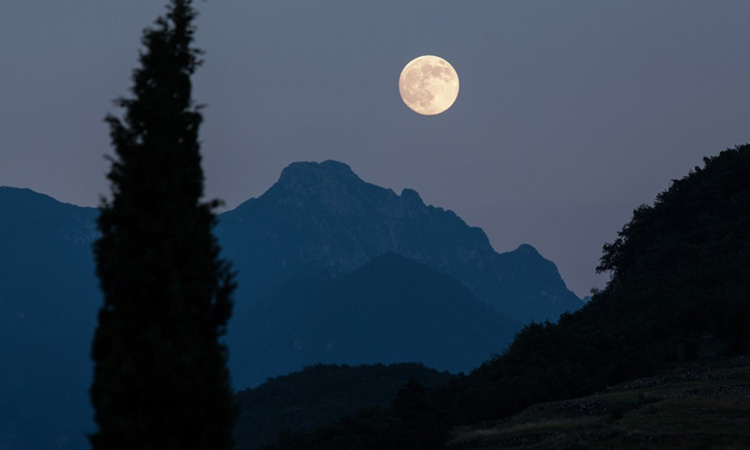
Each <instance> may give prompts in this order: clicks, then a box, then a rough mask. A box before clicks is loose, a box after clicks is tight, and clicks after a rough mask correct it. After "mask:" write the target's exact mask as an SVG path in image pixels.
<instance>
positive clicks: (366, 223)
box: [217, 161, 583, 323]
mask: <svg viewBox="0 0 750 450" xmlns="http://www.w3.org/2000/svg"><path fill="white" fill-rule="evenodd" d="M217 235H218V236H219V238H220V240H221V242H222V244H223V245H224V248H225V254H226V256H227V257H228V258H229V259H230V260H232V261H234V262H235V265H236V267H241V268H243V269H244V270H243V271H241V272H240V273H239V277H238V281H239V286H240V287H239V291H238V295H239V296H240V297H242V298H248V299H253V300H257V299H259V298H262V297H263V296H264V295H265V294H267V293H268V292H270V291H271V289H273V288H274V287H275V286H277V285H278V284H279V283H281V282H282V281H284V280H286V279H288V278H289V277H292V276H295V275H297V274H298V273H300V272H316V273H318V274H319V275H329V276H330V275H336V274H341V273H346V272H349V271H351V270H354V269H355V268H357V267H359V266H361V265H362V264H364V263H366V262H367V261H369V260H371V259H372V258H374V257H376V256H378V255H381V254H384V253H388V252H393V253H398V254H400V255H403V256H405V257H407V258H410V259H414V260H416V261H419V262H422V263H424V264H426V265H428V266H429V267H431V268H432V269H434V270H436V271H438V272H442V273H446V274H448V275H450V276H452V277H453V278H455V279H457V280H459V281H460V282H462V283H463V284H465V285H466V286H467V287H468V288H469V289H470V290H471V291H472V293H473V294H474V295H475V296H476V297H477V299H479V300H481V301H483V302H485V303H486V304H488V305H490V306H492V307H494V308H495V309H496V310H497V311H499V312H501V313H503V314H506V315H508V316H510V317H512V318H513V319H515V320H517V321H520V322H522V323H526V322H529V321H531V320H535V321H544V320H551V321H555V320H557V317H558V316H559V315H560V314H561V313H563V312H566V311H575V310H576V309H578V308H580V307H581V306H582V305H583V302H582V301H581V299H579V298H578V297H577V296H576V295H575V294H573V293H572V292H571V291H570V290H568V289H567V288H566V286H565V283H564V282H563V280H562V278H561V277H560V274H559V273H558V271H557V268H556V267H555V265H554V264H553V263H552V262H550V261H548V260H545V259H544V258H543V257H542V256H541V255H539V253H537V252H536V250H534V249H533V247H531V246H529V245H522V246H520V247H519V248H518V249H517V250H515V251H513V252H508V253H503V254H498V253H497V252H495V250H494V249H493V248H492V246H491V245H490V242H489V239H488V238H487V236H486V235H485V234H484V232H483V231H482V230H481V229H480V228H476V227H470V226H468V225H466V223H465V222H464V221H463V220H461V218H459V217H458V216H457V215H456V214H454V213H453V212H452V211H449V210H444V209H442V208H437V207H433V206H427V205H425V204H424V202H423V201H422V199H421V198H420V197H419V194H417V192H415V191H413V190H411V189H404V190H403V191H402V193H401V195H397V194H396V193H394V192H393V191H392V190H390V189H385V188H382V187H379V186H376V185H373V184H370V183H366V182H364V181H363V180H361V179H360V178H359V177H358V176H357V175H356V174H355V173H354V172H353V171H352V170H351V168H350V167H349V166H347V165H346V164H343V163H340V162H337V161H324V162H322V163H312V162H299V163H293V164H291V165H289V166H288V167H287V168H285V169H284V170H283V171H282V173H281V177H280V178H279V180H278V181H277V182H276V183H275V184H274V185H273V186H272V187H271V188H270V189H268V191H266V192H265V193H264V194H263V195H262V196H260V197H258V198H254V199H251V200H248V201H247V202H245V203H243V204H241V205H240V206H239V207H238V208H236V209H235V210H233V211H229V212H226V213H224V214H222V216H221V223H220V225H219V227H218V228H217ZM249 305H250V303H248V304H246V305H238V307H237V312H238V313H239V314H240V315H245V314H248V313H249V311H248V310H247V308H249Z"/></svg>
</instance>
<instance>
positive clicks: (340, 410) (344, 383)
mask: <svg viewBox="0 0 750 450" xmlns="http://www.w3.org/2000/svg"><path fill="white" fill-rule="evenodd" d="M451 377H452V376H451V375H450V374H449V373H447V372H438V371H436V370H433V369H428V368H426V367H424V366H422V365H421V364H414V363H403V364H393V365H388V366H386V365H382V364H376V365H362V366H346V365H343V366H336V365H323V364H318V365H315V366H311V367H308V368H305V369H304V370H302V371H299V372H294V373H291V374H289V375H284V376H281V377H276V378H272V379H269V380H268V381H267V382H265V383H263V384H262V385H260V386H258V387H257V388H254V389H247V390H244V391H242V392H239V393H238V394H237V399H238V400H239V405H240V415H239V418H238V420H237V426H236V430H235V436H236V440H237V446H236V448H237V450H257V449H260V448H261V447H262V446H263V445H265V444H271V443H273V442H274V441H276V439H277V438H278V436H279V433H281V432H295V431H296V432H298V431H304V430H308V429H310V428H312V427H314V426H318V425H322V424H324V423H326V422H329V421H331V420H334V419H337V418H339V417H341V416H343V415H345V414H351V413H353V412H355V411H356V410H357V409H359V408H363V407H375V406H380V407H387V406H388V405H390V404H391V403H393V401H394V400H395V399H396V396H397V394H398V391H399V389H401V388H402V387H403V386H404V385H406V384H407V383H408V382H409V381H417V382H419V383H421V384H423V385H424V386H426V387H434V386H438V385H442V384H446V383H448V381H449V380H450V379H451Z"/></svg>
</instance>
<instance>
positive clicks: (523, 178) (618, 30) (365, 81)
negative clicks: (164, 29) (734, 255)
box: [0, 0, 750, 295]
mask: <svg viewBox="0 0 750 450" xmlns="http://www.w3.org/2000/svg"><path fill="white" fill-rule="evenodd" d="M164 4H165V2H164V1H155V0H128V1H127V2H125V1H116V2H112V1H101V0H66V1H64V2H62V1H58V0H2V2H0V185H6V186H16V187H28V188H31V189H34V190H35V191H37V192H41V193H45V194H48V195H51V196H53V197H55V198H57V199H58V200H61V201H65V202H69V203H74V204H78V205H86V206H96V205H97V204H98V199H99V196H100V195H102V194H106V193H107V192H108V184H107V182H106V179H105V173H106V171H107V170H108V166H109V165H108V163H107V161H106V160H105V159H104V155H106V154H111V147H110V145H109V138H108V129H107V127H106V125H105V123H104V122H103V117H104V115H105V114H106V113H107V112H114V113H119V111H118V110H117V109H116V108H115V107H114V106H113V105H112V103H111V100H112V99H114V98H115V97H117V96H121V95H128V94H129V92H128V88H129V86H130V84H131V83H130V74H131V71H132V69H134V68H135V67H136V66H137V51H138V49H139V48H140V45H139V44H140V37H141V31H142V29H143V28H144V27H145V26H147V25H150V24H151V23H153V20H154V19H155V18H156V17H157V16H158V15H159V14H161V13H162V12H163V11H164V8H163V7H164ZM196 7H197V8H198V9H199V11H200V13H201V15H200V17H199V18H198V20H197V23H196V24H197V27H198V31H197V42H196V44H197V46H198V47H200V48H202V49H203V50H205V51H206V54H205V55H204V58H205V64H204V65H203V66H202V67H201V68H200V69H199V71H198V73H197V74H196V76H195V90H194V95H195V97H196V99H197V100H198V101H199V102H201V103H206V104H208V107H207V108H206V109H205V110H204V116H205V123H204V126H203V128H202V141H203V155H204V169H205V172H206V189H207V195H208V196H209V197H219V198H222V199H224V200H225V201H226V203H227V207H228V208H234V207H236V206H237V205H238V204H239V203H241V202H242V201H244V200H247V199H248V198H250V197H257V196H259V195H261V194H262V193H263V192H264V191H265V190H266V189H267V188H269V187H270V186H271V184H273V182H275V181H276V179H277V178H278V176H279V174H280V172H281V170H282V169H283V168H284V167H285V166H287V165H288V164H290V163H291V162H294V161H302V160H304V161H322V160H326V159H336V160H339V161H342V162H345V163H347V164H349V165H350V166H351V167H352V169H353V170H354V171H355V172H356V173H357V174H359V176H360V177H362V178H363V179H364V180H365V181H368V182H371V183H374V184H378V185H381V186H384V187H388V188H391V189H393V190H394V191H396V192H397V193H400V192H401V189H403V188H405V187H409V188H412V189H415V190H417V191H418V192H419V193H420V194H421V195H422V198H423V199H424V200H425V202H426V203H428V204H432V205H435V206H440V207H443V208H446V209H451V210H453V211H455V212H456V213H457V214H458V215H459V216H461V217H462V218H463V219H464V220H465V221H466V222H467V223H468V224H469V225H472V226H478V227H481V228H483V229H484V231H485V232H486V233H487V235H488V236H489V238H490V240H491V242H492V244H493V246H494V247H495V249H496V250H497V251H500V252H503V251H508V250H513V249H514V248H515V247H516V246H518V245H519V244H521V243H529V244H531V245H533V246H535V247H536V248H537V249H538V250H539V251H540V252H541V253H542V255H544V256H545V257H547V258H549V259H551V260H552V261H554V262H555V263H556V264H557V266H558V268H559V269H560V272H561V274H562V276H563V278H564V279H565V280H566V282H567V284H568V287H569V288H571V289H573V290H574V291H575V292H576V293H577V294H579V295H585V294H587V293H588V291H589V289H590V288H592V287H594V286H596V287H602V286H603V284H604V283H605V282H606V276H604V275H599V276H598V275H596V274H595V273H594V267H595V266H596V265H597V262H598V259H599V256H600V255H601V247H602V244H603V243H604V242H608V241H612V240H613V239H614V238H615V237H616V233H617V231H618V230H619V229H620V228H621V227H622V226H623V225H624V224H625V223H626V222H627V221H628V220H629V219H630V217H631V213H632V210H633V209H634V208H635V207H637V206H638V205H640V204H642V203H651V202H652V201H653V199H654V197H655V196H656V194H657V193H658V192H660V191H662V190H664V189H666V188H667V187H668V186H669V182H670V180H671V179H674V178H680V177H682V176H684V175H686V174H687V173H688V171H689V170H690V169H691V168H692V167H694V166H696V165H698V164H700V163H701V158H702V157H703V156H710V155H714V154H717V153H719V152H720V151H721V150H723V149H725V148H728V147H734V146H735V145H739V144H743V143H746V142H749V141H750V126H749V125H750V27H748V26H747V18H748V17H750V2H749V1H747V0H722V1H711V0H703V1H694V0H658V1H655V0H608V1H602V0H590V1H560V0H548V1H541V0H540V1H530V0H513V1H505V0H465V1H464V0H461V1H459V0H453V1H448V0H423V1H404V0H398V1H396V0H379V1H373V2H362V1H352V0H337V1H324V0H318V1H303V0H299V1H284V0H266V1H246V0H225V1H218V0H213V1H207V2H203V1H198V2H196ZM422 54H434V55H438V56H441V57H443V58H445V59H446V60H448V61H449V62H450V63H451V64H452V65H453V67H454V68H455V69H456V71H457V72H458V75H459V77H460V80H461V90H460V93H459V96H458V99H457V100H456V103H455V104H454V105H453V107H452V108H451V109H449V110H448V111H447V112H445V113H443V114H441V115H438V116H431V117H427V116H419V115H417V114H416V113H414V112H412V111H411V110H410V109H409V108H407V107H406V106H405V105H404V104H403V102H402V101H401V99H400V97H399V94H398V86H397V83H398V76H399V73H400V72H401V69H402V68H403V66H404V65H405V64H406V63H407V62H409V61H410V60H411V59H412V58H414V57H416V56H419V55H422Z"/></svg>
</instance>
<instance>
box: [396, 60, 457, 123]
mask: <svg viewBox="0 0 750 450" xmlns="http://www.w3.org/2000/svg"><path fill="white" fill-rule="evenodd" d="M398 90H399V92H400V93H401V99H402V100H403V101H404V103H406V106H408V107H409V108H411V109H412V110H414V111H415V112H418V113H419V114H423V115H425V116H434V115H436V114H440V113H441V112H443V111H445V110H446V109H448V108H450V107H451V105H453V102H455V101H456V97H458V74H457V73H456V71H455V69H453V66H451V65H450V63H449V62H448V61H446V60H444V59H443V58H440V57H438V56H432V55H424V56H419V57H417V58H414V59H413V60H411V61H410V62H409V64H407V65H406V66H405V67H404V70H402V71H401V76H400V77H399V79H398Z"/></svg>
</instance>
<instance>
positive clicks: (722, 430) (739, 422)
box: [449, 358, 750, 450]
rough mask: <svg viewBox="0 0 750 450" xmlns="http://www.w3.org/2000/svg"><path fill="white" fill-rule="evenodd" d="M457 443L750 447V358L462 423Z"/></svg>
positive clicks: (484, 447) (479, 448) (480, 449)
mask: <svg viewBox="0 0 750 450" xmlns="http://www.w3.org/2000/svg"><path fill="white" fill-rule="evenodd" d="M449 445H450V447H451V448H452V449H455V450H464V449H475V450H495V449H518V450H521V449H523V450H542V449H545V450H548V449H549V450H552V449H626V450H627V449H638V450H643V449H651V450H659V449H688V450H691V449H694V450H699V449H706V450H733V449H750V358H740V359H735V360H731V361H721V362H715V363H713V364H710V365H703V366H697V365H696V366H683V367H677V368H675V369H673V370H672V371H670V372H668V373H665V374H661V375H659V376H657V377H653V378H648V379H641V380H635V381H633V382H630V383H624V384H622V385H619V386H614V387H611V388H609V389H607V391H606V392H602V393H598V394H595V395H590V396H587V397H582V398H577V399H573V400H567V401H561V402H551V403H543V404H537V405H533V406H530V407H529V408H527V409H526V410H524V411H523V412H521V413H519V414H517V415H515V416H513V417H510V418H508V419H506V420H503V421H501V422H494V423H484V424H479V425H476V426H472V427H464V428H459V429H456V430H454V439H453V440H452V441H451V442H450V444H449Z"/></svg>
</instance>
